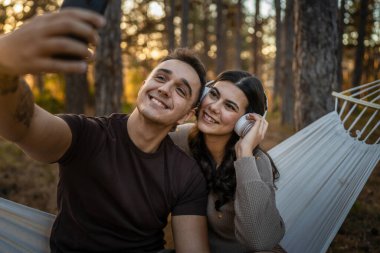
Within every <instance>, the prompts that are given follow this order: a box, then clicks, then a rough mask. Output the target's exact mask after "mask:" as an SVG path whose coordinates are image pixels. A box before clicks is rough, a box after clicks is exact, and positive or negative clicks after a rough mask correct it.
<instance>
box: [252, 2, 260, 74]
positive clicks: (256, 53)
mask: <svg viewBox="0 0 380 253" xmlns="http://www.w3.org/2000/svg"><path fill="white" fill-rule="evenodd" d="M259 18H260V0H256V5H255V18H254V26H253V27H254V30H255V31H254V33H253V42H252V46H253V48H252V50H253V57H252V58H253V59H252V60H253V73H254V74H255V75H257V76H260V71H259V68H260V40H261V36H259V33H260V32H261V31H260V27H261V25H260V20H259Z"/></svg>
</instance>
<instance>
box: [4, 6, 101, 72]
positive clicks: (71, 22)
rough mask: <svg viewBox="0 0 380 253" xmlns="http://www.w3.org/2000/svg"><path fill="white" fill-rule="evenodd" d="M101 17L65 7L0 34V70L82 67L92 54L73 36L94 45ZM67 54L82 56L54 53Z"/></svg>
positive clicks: (48, 70)
mask: <svg viewBox="0 0 380 253" xmlns="http://www.w3.org/2000/svg"><path fill="white" fill-rule="evenodd" d="M104 23H105V20H104V18H103V17H102V16H100V15H99V14H96V13H94V12H91V11H87V10H82V9H74V8H72V9H70V8H67V9H65V10H62V11H60V12H56V13H48V14H44V15H41V16H37V17H34V18H32V19H31V20H29V21H28V22H26V23H25V24H24V25H22V26H21V27H20V28H19V29H17V30H16V31H14V32H12V33H9V34H6V35H3V36H0V55H1V57H0V70H1V71H0V74H1V72H2V74H8V75H23V74H27V73H31V74H33V73H40V72H77V73H82V72H84V71H86V67H87V66H86V65H87V64H86V59H88V58H91V56H92V54H91V52H90V51H89V50H88V48H87V45H86V44H85V43H82V42H80V41H78V40H74V39H72V38H70V37H69V36H76V37H79V38H82V39H83V40H85V41H87V42H89V43H91V44H94V45H96V44H97V42H98V40H99V36H98V32H97V29H99V28H100V27H102V26H103V25H104ZM59 54H70V55H73V56H77V57H78V58H80V59H82V60H62V59H59V58H57V57H55V56H56V55H59Z"/></svg>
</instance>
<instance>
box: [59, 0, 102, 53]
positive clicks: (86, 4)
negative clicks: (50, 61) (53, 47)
mask: <svg viewBox="0 0 380 253" xmlns="http://www.w3.org/2000/svg"><path fill="white" fill-rule="evenodd" d="M107 3H108V0H64V1H63V3H62V5H61V10H62V9H64V8H69V7H70V8H71V7H72V8H82V9H86V10H91V11H94V12H97V13H99V14H101V15H104V13H105V11H106V8H107ZM69 37H70V38H73V39H76V40H79V41H81V42H83V43H84V44H86V45H87V44H88V41H86V40H85V39H83V38H80V37H78V36H74V35H70V36H69ZM55 57H56V58H59V59H64V60H81V59H80V58H79V57H76V56H73V55H68V54H65V55H63V54H60V55H56V56H55Z"/></svg>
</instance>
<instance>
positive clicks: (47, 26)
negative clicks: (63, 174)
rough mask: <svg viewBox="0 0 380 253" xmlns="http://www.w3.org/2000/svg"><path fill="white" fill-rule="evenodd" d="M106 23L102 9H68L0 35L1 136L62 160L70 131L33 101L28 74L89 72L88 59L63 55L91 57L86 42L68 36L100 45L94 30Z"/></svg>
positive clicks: (30, 151)
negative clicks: (64, 58) (100, 12)
mask: <svg viewBox="0 0 380 253" xmlns="http://www.w3.org/2000/svg"><path fill="white" fill-rule="evenodd" d="M103 24H104V19H103V18H102V17H101V16H99V15H98V14H95V13H92V12H89V11H84V10H75V9H67V10H64V11H61V12H59V13H51V14H45V15H42V16H38V17H35V18H33V19H32V20H30V21H29V22H28V23H26V24H24V25H23V26H21V27H20V28H19V29H18V30H16V31H14V32H12V33H9V34H6V35H2V36H0V136H2V137H4V138H5V139H7V140H9V141H12V142H15V143H16V144H17V145H19V146H20V147H21V148H22V149H23V150H24V151H25V152H26V153H28V154H29V155H30V156H31V157H32V158H34V159H36V160H39V161H43V162H54V161H56V160H58V159H59V158H60V157H61V156H62V155H63V154H64V152H65V151H66V150H67V148H68V147H69V146H70V143H71V131H70V129H69V127H68V125H67V124H66V123H65V122H64V121H63V120H62V119H60V118H58V117H56V116H54V115H52V114H50V113H49V112H47V111H45V110H43V109H42V108H40V107H39V106H37V105H35V104H34V99H33V95H32V93H31V90H30V88H29V86H28V85H27V84H26V82H25V81H24V80H23V79H22V78H21V76H22V75H24V74H28V73H30V74H35V73H41V72H67V73H68V72H72V73H81V72H82V73H83V72H85V71H86V68H87V66H86V65H87V64H86V62H85V60H63V59H60V58H58V57H56V56H57V55H63V54H70V55H73V56H77V57H79V58H81V59H87V58H89V57H91V53H90V52H89V50H88V48H87V45H85V44H84V43H81V42H79V41H77V40H73V39H71V38H69V37H68V35H74V36H77V37H81V38H83V39H85V40H86V41H88V42H90V43H92V44H96V42H97V41H98V34H97V31H96V29H97V28H99V27H101V26H102V25H103Z"/></svg>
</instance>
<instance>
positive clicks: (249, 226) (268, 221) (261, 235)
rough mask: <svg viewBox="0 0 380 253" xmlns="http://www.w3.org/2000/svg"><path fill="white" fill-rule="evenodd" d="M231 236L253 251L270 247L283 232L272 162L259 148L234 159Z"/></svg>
mask: <svg viewBox="0 0 380 253" xmlns="http://www.w3.org/2000/svg"><path fill="white" fill-rule="evenodd" d="M234 166H235V170H236V195H235V201H234V206H235V218H234V223H235V236H236V239H237V240H238V241H239V243H241V244H243V245H245V246H246V247H247V248H249V249H250V250H253V251H261V250H271V249H273V248H274V247H275V245H277V244H278V243H279V242H280V241H281V239H282V238H283V236H284V234H285V225H284V222H283V220H282V218H281V216H280V213H279V211H278V209H277V207H276V200H275V191H274V185H273V176H272V166H271V163H270V160H269V158H268V157H267V156H266V155H265V154H264V153H262V152H260V153H259V154H258V156H257V157H256V158H255V157H254V156H252V157H243V158H240V159H238V160H237V161H235V163H234Z"/></svg>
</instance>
